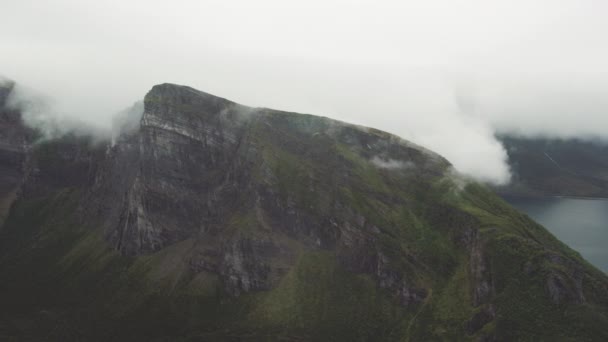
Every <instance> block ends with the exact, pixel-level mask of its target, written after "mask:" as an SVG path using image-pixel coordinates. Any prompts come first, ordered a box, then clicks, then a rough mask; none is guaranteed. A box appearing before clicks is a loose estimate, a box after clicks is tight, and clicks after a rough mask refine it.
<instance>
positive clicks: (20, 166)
mask: <svg viewBox="0 0 608 342" xmlns="http://www.w3.org/2000/svg"><path fill="white" fill-rule="evenodd" d="M13 87H14V84H13V83H6V84H0V225H1V223H2V222H3V221H4V218H5V216H6V215H7V213H8V210H9V209H10V206H11V204H12V203H13V201H14V200H15V198H16V196H17V192H18V190H19V187H20V185H21V183H22V182H23V179H24V177H25V174H26V172H27V171H26V168H27V159H28V153H27V152H28V147H29V143H30V142H31V139H32V132H31V130H29V129H28V128H26V127H25V125H24V124H23V122H22V121H21V115H20V113H19V111H18V110H15V109H12V108H9V106H8V99H9V96H10V94H11V91H12V90H13Z"/></svg>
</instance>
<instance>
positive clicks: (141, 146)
mask: <svg viewBox="0 0 608 342" xmlns="http://www.w3.org/2000/svg"><path fill="white" fill-rule="evenodd" d="M137 120H138V121H139V125H135V126H134V127H130V129H125V130H122V131H121V133H120V135H118V136H116V137H115V138H114V139H113V141H112V142H106V143H101V144H100V143H95V142H94V141H93V140H92V139H89V138H86V137H77V136H66V137H63V138H61V139H58V140H54V141H48V142H44V143H40V144H34V145H31V146H30V145H28V146H29V147H28V148H26V149H24V150H26V151H28V152H27V153H25V155H26V156H27V158H25V159H23V160H26V161H25V164H26V165H27V167H26V169H28V170H31V172H30V173H28V174H27V177H23V173H21V175H22V176H19V174H18V173H16V174H17V176H16V178H15V179H18V181H17V182H16V183H14V184H21V183H23V185H22V186H20V189H21V195H20V196H19V198H18V200H17V201H16V202H15V204H14V205H13V208H12V210H11V212H10V216H9V218H8V220H7V222H6V224H5V225H4V229H3V231H2V234H0V250H2V253H0V271H4V272H3V273H0V274H3V275H6V276H10V280H9V278H8V277H7V278H6V280H7V281H6V282H0V283H2V285H1V286H0V293H3V294H4V296H5V297H6V298H5V299H6V303H8V304H7V307H10V308H11V310H14V311H15V312H17V313H19V314H16V313H15V314H7V313H5V314H3V315H0V337H2V336H22V337H23V336H26V335H27V334H29V333H31V334H32V335H31V337H32V339H35V338H36V337H40V336H47V337H48V336H50V335H49V331H48V330H46V328H45V327H46V325H48V326H52V327H56V326H62V327H64V328H61V329H59V330H57V329H56V328H52V329H51V328H49V329H51V330H52V333H53V334H56V336H55V337H56V338H55V339H57V340H66V339H77V338H74V336H80V337H82V336H84V337H86V338H87V339H99V340H107V339H113V340H116V339H129V340H134V339H141V340H150V339H154V338H157V339H159V340H162V338H169V339H170V338H176V337H186V336H187V337H191V338H192V339H195V340H196V339H200V340H218V339H225V340H230V339H240V340H243V339H249V340H268V339H281V338H282V339H286V340H328V339H330V340H354V339H360V340H373V339H378V338H380V339H382V340H434V339H447V340H492V339H495V340H513V339H552V338H562V337H565V338H587V339H591V340H593V339H598V340H601V339H602V338H604V337H607V338H608V331H607V330H606V329H605V326H606V325H605V324H604V323H603V322H606V319H607V318H606V317H608V315H607V311H608V280H607V278H606V276H605V275H604V274H602V273H601V272H599V271H597V270H596V269H594V268H593V267H591V266H589V265H588V264H587V263H586V262H585V261H584V260H582V259H581V258H580V256H579V255H577V254H576V253H575V252H573V251H571V250H569V249H568V248H567V247H566V246H564V245H562V244H561V243H560V242H559V241H557V240H556V239H555V238H554V237H552V236H551V235H550V234H549V233H548V232H547V231H546V230H544V228H542V227H540V226H538V225H536V224H535V223H534V222H532V221H530V220H529V219H528V218H527V217H525V216H523V215H521V214H519V213H518V212H516V211H515V210H513V209H512V208H510V207H509V206H508V205H506V204H505V203H504V202H502V201H501V200H500V199H498V198H497V197H496V196H494V195H493V194H492V193H491V192H490V191H488V190H487V189H485V188H484V187H482V186H479V185H476V184H469V185H467V186H465V187H464V188H462V187H461V184H460V182H457V183H458V184H457V183H455V182H454V181H453V179H452V176H451V172H450V165H449V163H448V162H447V161H446V160H445V159H443V158H442V157H440V156H438V155H437V154H435V153H433V152H430V151H427V150H425V149H423V148H421V147H419V146H416V145H414V144H412V143H409V142H407V141H404V140H402V139H400V138H398V137H395V136H393V135H390V134H388V133H385V132H381V131H378V130H374V129H370V128H364V127H359V126H354V125H350V124H346V123H342V122H337V121H333V120H330V119H327V118H322V117H316V116H311V115H303V114H295V113H286V112H280V111H274V110H270V109H265V108H249V107H245V106H242V105H239V104H236V103H233V102H231V101H228V100H226V99H222V98H219V97H215V96H212V95H209V94H206V93H203V92H200V91H197V90H194V89H192V88H189V87H185V86H177V85H172V84H162V85H158V86H155V87H154V88H152V90H151V91H150V92H149V93H148V94H147V95H146V97H145V99H144V108H143V114H142V115H141V118H139V117H137ZM127 121H129V122H132V121H134V120H127ZM26 145H27V144H26ZM23 160H22V161H21V162H20V163H23ZM7 165H8V164H7ZM19 165H21V164H19ZM7 174H8V173H7ZM7 184H8V183H7ZM24 270H28V271H27V272H25V273H24ZM32 270H38V271H34V272H32ZM32 279H33V281H32ZM32 293H35V294H36V296H34V297H35V298H36V300H33V301H30V300H29V299H28V298H31V297H32ZM51 293H52V294H53V295H51ZM41 312H43V314H41ZM15 315H16V316H15ZM14 317H18V318H14ZM23 320H25V321H28V322H33V321H37V322H39V323H38V324H37V326H38V328H36V329H34V328H32V330H31V331H28V330H27V329H26V330H23V329H21V330H20V328H19V327H20V325H19V323H18V322H20V321H23ZM573 322H574V323H575V324H574V325H571V324H570V323H573ZM569 326H573V328H567V327H569ZM540 327H542V328H540ZM62 329H63V330H62ZM3 334H4V335H3ZM51 335H52V334H51ZM28 336H29V335H28ZM53 336H54V335H53ZM70 336H71V337H70ZM47 339H48V338H47Z"/></svg>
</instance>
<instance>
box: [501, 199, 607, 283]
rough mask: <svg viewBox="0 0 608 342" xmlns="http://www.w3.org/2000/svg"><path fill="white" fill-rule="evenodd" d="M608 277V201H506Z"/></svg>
mask: <svg viewBox="0 0 608 342" xmlns="http://www.w3.org/2000/svg"><path fill="white" fill-rule="evenodd" d="M505 200H506V201H507V202H509V203H510V204H511V205H512V206H514V207H515V208H517V209H519V210H520V211H522V212H524V213H526V214H528V216H530V217H531V218H532V219H534V220H535V221H536V222H538V223H540V224H542V225H543V226H544V227H545V228H547V229H548V230H549V231H551V233H553V235H555V236H557V238H558V239H560V240H561V241H563V242H564V243H566V244H567V245H569V246H570V247H572V248H573V249H574V250H576V251H578V252H579V253H581V255H582V256H583V257H584V258H585V259H587V261H589V262H590V263H592V264H593V265H595V266H596V267H597V268H599V269H601V270H602V271H604V272H606V273H608V199H586V198H569V197H565V198H562V197H559V198H558V197H551V198H518V197H508V198H505Z"/></svg>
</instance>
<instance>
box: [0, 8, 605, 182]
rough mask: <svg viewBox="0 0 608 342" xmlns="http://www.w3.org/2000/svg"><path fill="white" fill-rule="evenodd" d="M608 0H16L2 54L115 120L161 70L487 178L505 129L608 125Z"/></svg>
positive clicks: (76, 104) (26, 77) (0, 32)
mask: <svg viewBox="0 0 608 342" xmlns="http://www.w3.org/2000/svg"><path fill="white" fill-rule="evenodd" d="M606 6H607V5H606V4H605V3H604V2H601V1H593V0H584V1H570V0H567V1H560V2H559V3H555V2H554V1H545V0H543V1H534V2H532V3H531V2H529V1H498V2H492V4H487V3H485V2H482V1H476V0H460V1H441V0H433V1H418V2H413V1H381V2H371V1H354V2H352V1H348V2H345V1H329V2H327V1H307V2H306V3H304V2H302V3H297V4H290V6H287V5H285V4H282V3H281V2H279V1H276V0H262V1H256V2H255V4H252V3H249V2H246V1H233V2H228V3H223V2H217V1H210V2H205V3H204V4H202V3H200V2H197V1H182V2H180V5H179V6H168V5H167V4H165V3H164V2H161V1H146V2H140V1H130V2H129V4H122V3H121V4H120V5H118V4H115V3H111V4H107V3H104V4H100V3H96V2H91V1H80V2H73V1H69V0H60V1H56V2H55V3H54V5H53V6H52V8H44V9H41V8H40V6H38V4H37V3H36V2H34V1H29V0H26V1H19V2H4V3H3V4H1V5H0V10H1V12H2V13H4V20H2V21H1V22H0V39H2V41H3V45H4V49H3V50H4V51H3V53H2V54H0V65H1V66H2V72H4V73H5V74H6V76H8V77H11V78H13V79H16V80H19V81H20V83H21V84H23V85H26V86H28V87H31V88H32V89H37V90H39V91H41V92H43V93H45V94H47V95H48V96H49V97H50V98H53V99H54V102H55V103H54V105H53V107H54V111H55V112H58V113H62V115H65V116H68V117H71V118H77V119H79V120H81V121H86V122H92V123H94V124H96V125H101V126H104V127H109V126H110V118H111V117H112V116H113V115H114V113H116V112H118V111H121V110H122V109H124V108H126V107H128V106H130V105H131V104H132V103H133V102H134V101H137V100H138V99H139V98H140V97H141V94H143V93H145V92H146V91H147V88H148V87H149V85H150V84H155V83H159V82H163V81H172V82H175V83H180V84H189V85H192V86H194V87H197V88H200V89H206V90H208V91H210V92H212V93H219V94H225V96H228V97H230V98H233V99H235V100H237V101H238V102H240V103H244V104H248V105H251V106H268V107H272V108H279V109H283V110H288V111H297V112H305V113H306V112H307V113H318V114H321V115H325V116H328V117H332V118H335V119H339V120H343V121H347V122H352V123H356V124H362V125H367V126H373V127H377V128H379V129H383V130H386V131H389V132H391V133H394V134H397V135H399V136H403V137H405V138H408V139H410V140H412V141H415V142H417V143H418V144H421V145H424V146H426V147H427V148H430V149H432V150H434V151H437V152H438V153H440V154H441V155H443V156H445V157H446V158H447V159H449V160H450V161H451V162H452V163H453V164H454V165H455V167H456V168H457V169H458V170H460V171H461V172H463V173H466V174H469V175H471V176H473V177H474V178H476V179H478V180H482V181H487V182H492V183H505V182H508V180H509V178H510V173H509V167H508V162H507V155H506V153H505V150H504V148H503V147H502V146H501V144H500V142H499V141H497V140H496V139H495V138H494V133H496V132H499V133H520V134H525V135H527V136H546V137H554V138H570V137H576V138H580V139H583V138H587V137H605V134H606V133H605V131H604V130H602V129H601V127H605V126H606V115H604V114H605V113H606V110H607V104H606V98H608V94H606V89H608V87H607V86H606V85H607V84H606V82H607V81H606V80H607V79H608V78H607V77H606V75H607V73H608V70H607V67H606V63H605V60H606V59H607V58H608V51H607V50H606V49H605V44H604V35H603V34H602V33H603V32H605V31H606V30H608V28H607V27H606V25H607V24H606V21H605V20H604V17H603V15H602V14H603V13H605V12H606V10H607V9H606ZM67 13H70V14H69V15H67ZM161 18H162V19H161ZM56 23H61V24H56ZM313 23H314V24H313ZM101 28H103V29H101ZM45 61H52V66H48V65H49V64H48V63H45ZM251 87H255V89H256V90H255V92H252V91H251ZM472 156H475V157H472Z"/></svg>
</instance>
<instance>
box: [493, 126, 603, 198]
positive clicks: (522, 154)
mask: <svg viewBox="0 0 608 342" xmlns="http://www.w3.org/2000/svg"><path fill="white" fill-rule="evenodd" d="M499 139H500V140H501V141H502V142H503V144H504V146H505V148H506V149H507V153H508V155H509V164H510V166H511V171H512V173H513V182H512V183H511V184H510V185H509V186H506V187H502V188H500V189H498V190H499V192H501V193H503V194H513V195H525V196H582V197H608V143H607V142H600V141H583V140H576V139H569V140H557V139H528V138H516V137H511V136H501V137H499Z"/></svg>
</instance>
